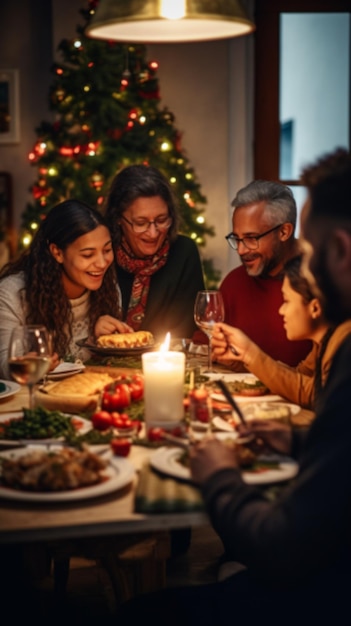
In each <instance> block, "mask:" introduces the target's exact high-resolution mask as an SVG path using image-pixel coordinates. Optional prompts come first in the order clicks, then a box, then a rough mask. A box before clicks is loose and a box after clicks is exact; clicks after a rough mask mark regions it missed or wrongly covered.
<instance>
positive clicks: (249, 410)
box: [243, 396, 301, 420]
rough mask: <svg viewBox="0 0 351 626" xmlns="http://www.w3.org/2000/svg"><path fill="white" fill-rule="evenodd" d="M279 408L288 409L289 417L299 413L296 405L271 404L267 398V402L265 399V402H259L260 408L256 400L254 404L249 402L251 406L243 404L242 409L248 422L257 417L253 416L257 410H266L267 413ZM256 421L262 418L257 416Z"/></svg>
mask: <svg viewBox="0 0 351 626" xmlns="http://www.w3.org/2000/svg"><path fill="white" fill-rule="evenodd" d="M251 400H252V398H251ZM280 407H287V408H288V409H290V415H297V414H298V413H300V411H301V407H300V406H299V405H298V404H291V403H290V402H272V400H271V397H270V396H269V400H267V397H266V401H265V402H260V406H257V404H256V398H255V402H251V404H245V406H244V407H243V413H244V415H245V417H246V418H247V419H248V420H250V419H255V418H256V417H257V415H255V413H256V411H257V410H261V409H263V410H264V409H267V411H269V409H277V408H280ZM267 418H268V416H267ZM258 419H263V418H260V416H258ZM270 419H274V416H272V418H270Z"/></svg>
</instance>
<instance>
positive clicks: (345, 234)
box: [118, 149, 351, 626]
mask: <svg viewBox="0 0 351 626" xmlns="http://www.w3.org/2000/svg"><path fill="white" fill-rule="evenodd" d="M302 182H303V184H304V185H305V186H306V187H307V188H308V191H309V196H308V200H307V202H306V205H305V206H304V208H303V212H302V220H301V224H302V237H303V247H304V251H305V259H306V268H307V269H306V273H307V270H308V272H310V273H312V276H313V277H314V278H315V281H316V293H318V294H319V297H321V298H323V299H324V301H325V310H326V312H327V315H328V319H329V320H330V322H331V323H332V324H339V323H341V322H343V321H345V320H347V319H348V318H350V317H351V211H350V204H351V155H350V153H349V152H347V151H346V150H343V149H339V150H337V151H335V152H333V153H331V154H328V155H324V156H323V157H321V158H320V159H319V160H318V161H317V162H316V163H314V164H312V165H310V166H309V167H306V168H305V170H304V171H303V173H302ZM350 406H351V339H350V336H348V337H347V338H346V339H345V341H344V342H343V343H342V344H341V346H340V348H339V350H338V351H337V353H336V355H335V358H334V361H333V364H332V367H331V369H330V373H329V377H328V380H327V382H326V385H325V387H324V389H323V391H322V393H321V396H320V399H319V402H318V406H317V410H316V419H315V420H314V422H313V423H312V425H311V426H310V428H309V429H307V430H292V429H291V428H290V426H289V425H286V424H277V423H274V421H258V420H256V421H252V422H250V427H249V428H247V427H244V426H241V427H240V432H241V434H248V432H250V433H253V434H255V435H256V436H258V437H260V438H261V439H262V440H263V441H264V442H266V444H268V445H269V446H270V447H271V448H272V449H273V450H275V451H277V452H279V453H282V454H289V455H290V456H293V457H295V458H297V459H298V462H299V471H298V474H297V476H296V478H294V479H293V480H292V481H291V482H290V483H288V484H287V485H286V486H285V487H283V488H281V489H280V490H279V491H278V493H277V494H276V496H275V498H273V499H271V498H268V497H267V496H266V495H265V493H264V492H263V491H262V490H260V489H259V488H257V487H255V486H252V485H249V484H246V483H245V482H244V480H243V479H242V476H241V473H240V470H239V468H238V461H237V457H236V455H235V453H233V451H232V449H230V448H229V446H226V445H225V444H224V443H223V442H221V441H219V440H217V439H216V438H214V437H211V436H210V437H207V438H204V439H202V440H201V441H200V442H198V443H196V444H194V445H192V446H191V448H190V468H191V475H192V479H193V481H194V482H195V483H196V484H197V485H198V486H199V488H200V490H201V493H202V495H203V499H204V502H205V506H206V510H207V512H208V515H209V517H210V519H211V522H212V524H213V527H214V528H215V530H216V531H217V533H218V535H219V537H220V538H221V540H222V542H223V545H224V548H225V551H226V553H227V555H228V556H229V557H230V558H232V559H233V560H235V561H237V562H239V563H240V564H241V565H242V566H243V569H241V571H239V572H238V573H236V574H233V575H231V576H229V577H228V578H226V579H224V580H222V581H221V582H217V583H214V584H210V585H200V586H195V587H181V588H173V589H165V590H162V591H160V592H156V593H153V594H149V595H145V596H140V597H138V598H135V599H134V601H133V600H132V601H130V602H128V603H126V604H124V605H122V607H121V609H120V611H119V613H118V620H119V621H120V623H124V620H125V621H126V622H125V623H127V622H128V624H129V625H134V624H135V625H136V624H140V621H141V619H142V620H144V621H145V622H146V621H150V623H152V624H153V626H158V625H161V624H164V623H165V622H167V624H168V626H169V625H172V626H174V625H175V624H177V625H178V624H181V625H183V626H186V625H187V626H190V625H193V624H194V623H198V624H201V626H210V625H211V626H213V625H216V626H224V625H227V624H228V625H229V624H242V623H245V624H250V626H253V625H255V626H257V624H258V623H264V624H273V625H278V624H284V625H285V624H289V626H290V625H292V624H294V625H296V624H303V625H304V626H305V625H306V626H307V625H309V626H310V625H311V624H326V623H330V624H332V623H333V624H336V623H339V622H340V623H343V622H345V621H347V620H348V619H349V618H348V617H347V615H349V590H350V584H351V568H350V563H351V534H350V528H351V419H350Z"/></svg>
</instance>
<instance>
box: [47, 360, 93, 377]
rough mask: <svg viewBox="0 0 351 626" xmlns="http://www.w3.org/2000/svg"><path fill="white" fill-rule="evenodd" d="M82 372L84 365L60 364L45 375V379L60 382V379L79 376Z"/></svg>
mask: <svg viewBox="0 0 351 626" xmlns="http://www.w3.org/2000/svg"><path fill="white" fill-rule="evenodd" d="M83 370H85V365H83V364H82V363H79V364H78V363H60V364H59V365H58V366H57V367H55V369H54V370H52V372H49V373H48V374H47V378H49V379H50V380H61V379H62V378H67V377H68V376H73V374H79V373H80V372H83Z"/></svg>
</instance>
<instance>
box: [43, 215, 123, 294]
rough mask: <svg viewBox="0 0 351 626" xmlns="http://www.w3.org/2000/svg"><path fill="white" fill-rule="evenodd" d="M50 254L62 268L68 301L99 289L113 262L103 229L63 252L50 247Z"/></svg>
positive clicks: (107, 231) (109, 245)
mask: <svg viewBox="0 0 351 626" xmlns="http://www.w3.org/2000/svg"><path fill="white" fill-rule="evenodd" d="M50 251H51V254H52V255H53V257H54V258H55V259H56V261H57V262H58V263H60V264H61V266H62V281H63V286H64V289H65V292H66V294H67V296H68V298H71V299H72V298H79V296H81V295H82V294H83V293H84V291H86V290H89V291H96V289H99V288H100V287H101V285H102V281H103V279H104V276H105V273H106V270H107V269H108V268H109V267H110V265H111V263H112V262H113V259H114V255H113V249H112V242H111V236H110V233H109V230H108V229H107V228H106V226H103V225H99V226H97V227H96V228H95V229H94V230H92V231H90V232H89V233H86V234H85V235H82V236H81V237H78V238H77V239H76V240H75V241H73V242H72V243H71V244H69V245H68V246H67V248H66V249H65V250H60V249H59V248H58V247H57V246H56V245H55V244H50Z"/></svg>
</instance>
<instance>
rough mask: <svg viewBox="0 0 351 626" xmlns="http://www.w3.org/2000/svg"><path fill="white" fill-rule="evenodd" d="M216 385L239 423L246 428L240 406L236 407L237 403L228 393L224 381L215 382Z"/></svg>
mask: <svg viewBox="0 0 351 626" xmlns="http://www.w3.org/2000/svg"><path fill="white" fill-rule="evenodd" d="M216 385H218V387H220V389H221V391H222V393H223V395H224V396H225V398H226V400H228V402H229V404H230V406H231V407H232V409H234V411H235V412H236V413H237V415H238V416H239V418H240V421H241V423H242V424H244V426H247V421H246V418H245V416H244V414H243V412H242V410H241V408H240V406H239V405H238V403H237V402H236V400H235V399H234V398H233V396H232V394H231V393H230V391H229V389H228V387H227V385H226V383H225V382H224V380H221V379H219V380H216Z"/></svg>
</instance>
